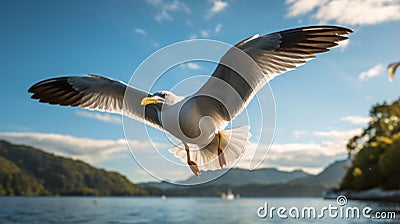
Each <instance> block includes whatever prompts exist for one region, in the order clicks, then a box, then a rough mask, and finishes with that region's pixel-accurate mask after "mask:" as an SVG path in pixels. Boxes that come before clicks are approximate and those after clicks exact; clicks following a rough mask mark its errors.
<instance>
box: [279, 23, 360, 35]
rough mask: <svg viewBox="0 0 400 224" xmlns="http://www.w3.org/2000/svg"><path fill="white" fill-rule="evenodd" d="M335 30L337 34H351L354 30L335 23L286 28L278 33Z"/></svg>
mask: <svg viewBox="0 0 400 224" xmlns="http://www.w3.org/2000/svg"><path fill="white" fill-rule="evenodd" d="M318 30H321V31H337V32H339V33H338V35H339V36H341V35H346V34H351V33H353V32H354V31H353V30H352V29H350V28H347V27H343V26H335V25H315V26H304V27H298V28H293V29H288V30H284V31H281V32H278V33H289V32H297V31H305V32H307V31H318Z"/></svg>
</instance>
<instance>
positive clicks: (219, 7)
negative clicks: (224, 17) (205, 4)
mask: <svg viewBox="0 0 400 224" xmlns="http://www.w3.org/2000/svg"><path fill="white" fill-rule="evenodd" d="M228 5H229V4H228V2H224V1H221V0H214V1H212V6H211V8H210V10H209V11H208V14H207V17H206V18H207V19H209V18H211V17H212V16H214V15H215V14H217V13H219V12H222V11H224V10H225V9H226V7H228Z"/></svg>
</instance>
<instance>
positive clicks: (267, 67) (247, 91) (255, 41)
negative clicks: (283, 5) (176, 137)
mask: <svg viewBox="0 0 400 224" xmlns="http://www.w3.org/2000/svg"><path fill="white" fill-rule="evenodd" d="M349 33H352V30H350V29H347V28H343V27H336V26H311V27H303V28H297V29H290V30H285V31H281V32H276V33H271V34H268V35H265V36H261V37H258V35H254V36H252V37H250V38H247V39H245V40H243V41H241V42H240V43H238V44H236V45H235V47H233V48H231V49H230V50H228V52H227V53H225V55H224V56H223V57H222V58H221V61H220V64H219V65H218V66H217V68H216V69H215V71H214V73H213V75H212V76H211V78H210V79H209V80H208V81H207V82H206V83H205V84H204V85H203V86H202V87H201V88H200V90H199V91H198V92H197V93H195V94H194V95H196V94H199V95H207V94H210V95H211V96H217V98H218V100H219V101H220V102H219V103H220V104H223V105H224V107H222V106H221V105H218V106H214V107H212V108H222V109H220V110H221V111H218V112H215V113H212V114H222V115H223V117H224V119H225V120H226V121H230V120H232V119H233V118H234V117H235V116H236V115H237V114H239V113H240V112H241V111H242V110H243V109H244V108H245V107H246V106H247V104H248V103H249V101H250V100H251V99H252V98H253V96H254V94H256V93H257V91H258V90H259V89H260V88H262V87H263V86H264V85H265V84H266V83H267V82H269V81H270V80H272V79H273V78H274V77H276V76H278V75H281V74H283V73H285V72H287V71H289V70H293V69H295V68H296V67H298V66H300V65H303V64H304V63H306V62H307V61H308V60H310V59H313V58H315V55H316V54H317V53H322V52H326V51H329V48H331V47H334V46H336V45H338V42H340V41H342V40H346V39H347V37H346V36H345V35H346V34H349ZM238 52H241V53H242V54H243V52H244V53H245V54H247V55H248V56H250V57H251V59H252V60H254V62H255V63H256V64H257V65H258V66H259V68H258V71H255V70H254V68H250V67H251V65H246V63H244V64H242V65H243V66H242V67H246V66H247V68H239V69H237V68H238V67H237V68H236V69H237V70H236V69H235V70H236V71H234V70H232V69H231V68H229V67H227V66H225V65H227V64H228V65H237V64H240V63H242V61H243V57H242V56H240V53H238ZM247 55H246V56H247ZM224 64H225V65H224ZM253 67H254V66H253ZM246 69H247V70H246ZM260 69H261V71H260ZM238 70H240V73H241V74H238ZM216 78H217V79H216ZM221 81H222V82H224V83H227V84H229V85H221ZM228 88H229V89H232V88H233V90H234V91H236V93H237V94H236V95H238V96H240V97H241V99H240V100H233V99H232V94H230V93H229V91H230V90H228ZM236 98H237V97H236ZM213 102H214V103H215V102H216V101H213ZM210 107H211V106H210ZM227 107H228V108H229V109H227ZM224 108H225V109H224ZM227 110H228V111H227ZM227 112H228V113H227Z"/></svg>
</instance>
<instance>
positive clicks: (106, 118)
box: [75, 111, 121, 124]
mask: <svg viewBox="0 0 400 224" xmlns="http://www.w3.org/2000/svg"><path fill="white" fill-rule="evenodd" d="M75 114H76V115H78V116H80V117H87V118H92V119H96V120H99V121H103V122H107V123H111V124H121V117H119V116H115V115H110V114H102V113H98V112H92V111H91V112H89V111H77V112H75Z"/></svg>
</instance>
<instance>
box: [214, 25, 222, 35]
mask: <svg viewBox="0 0 400 224" xmlns="http://www.w3.org/2000/svg"><path fill="white" fill-rule="evenodd" d="M221 28H222V24H221V23H218V24H217V26H215V28H214V31H215V33H219V32H220V31H221Z"/></svg>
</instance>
